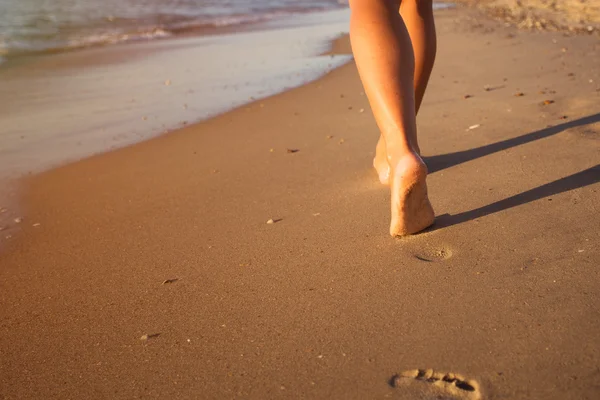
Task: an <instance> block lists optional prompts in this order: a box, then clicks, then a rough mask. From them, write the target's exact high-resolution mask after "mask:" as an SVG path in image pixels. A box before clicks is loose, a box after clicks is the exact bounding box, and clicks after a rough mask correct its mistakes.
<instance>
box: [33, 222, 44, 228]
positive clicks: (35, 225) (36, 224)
mask: <svg viewBox="0 0 600 400" xmlns="http://www.w3.org/2000/svg"><path fill="white" fill-rule="evenodd" d="M41 225H42V224H40V223H39V222H36V223H35V224H33V225H31V226H33V227H34V228H37V227H38V226H41Z"/></svg>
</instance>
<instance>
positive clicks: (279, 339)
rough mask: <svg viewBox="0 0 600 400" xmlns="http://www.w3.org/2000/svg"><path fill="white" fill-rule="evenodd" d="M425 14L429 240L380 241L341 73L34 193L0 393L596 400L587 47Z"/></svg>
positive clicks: (583, 39)
mask: <svg viewBox="0 0 600 400" xmlns="http://www.w3.org/2000/svg"><path fill="white" fill-rule="evenodd" d="M438 17H439V18H438V32H439V35H440V43H439V55H438V63H437V65H436V69H435V70H434V73H433V77H432V82H431V85H430V89H429V92H428V94H427V95H426V98H425V103H424V105H423V107H422V112H421V114H420V115H419V129H420V141H421V148H422V149H423V152H424V154H425V156H426V161H427V164H428V166H429V169H430V177H429V185H430V196H431V199H432V202H433V204H434V207H435V209H436V211H437V213H438V214H439V217H438V222H437V224H436V225H435V227H434V228H433V229H432V230H430V231H429V232H426V233H423V234H420V235H417V236H414V237H411V238H407V239H402V240H398V239H392V238H391V237H389V236H388V234H387V227H388V218H389V215H388V214H389V210H388V208H389V194H388V192H387V190H386V188H384V187H382V186H380V185H379V184H378V183H377V177H376V174H375V172H374V170H373V169H372V168H371V160H372V157H373V153H374V147H375V143H376V140H377V128H376V126H375V124H374V121H373V118H372V115H371V114H370V111H369V108H368V104H367V101H366V98H365V96H364V95H363V94H362V88H361V85H360V82H359V80H358V77H357V73H356V69H355V66H354V64H348V65H346V66H344V67H341V68H339V69H337V70H335V71H334V72H332V73H330V74H328V75H327V76H326V77H324V78H323V79H321V80H319V81H317V82H314V83H312V84H309V85H306V86H303V87H301V88H298V89H294V90H292V91H288V92H286V93H283V94H280V95H277V96H275V97H271V98H269V99H266V100H264V101H260V102H256V103H252V104H250V105H247V106H243V107H241V108H239V109H237V110H235V111H233V112H230V113H227V114H224V115H222V116H219V117H217V118H214V119H212V120H209V121H207V122H204V123H201V124H198V125H194V126H189V127H186V128H184V129H181V130H179V131H176V132H173V133H171V134H168V135H165V136H162V137H159V138H155V139H152V140H149V141H147V142H144V143H141V144H137V145H134V146H131V147H128V148H125V149H121V150H116V151H114V152H111V153H108V154H104V155H100V156H95V157H91V158H89V159H86V160H83V161H80V162H77V163H74V164H71V165H68V166H65V167H61V168H58V169H54V170H52V171H49V172H46V173H42V174H38V175H35V176H32V177H30V178H27V179H26V180H24V181H23V182H22V185H23V187H22V204H23V206H24V210H25V211H24V213H25V214H24V220H23V222H21V223H20V224H19V225H18V227H20V228H18V229H22V231H18V230H17V228H14V227H11V228H10V229H9V231H10V232H11V235H13V238H11V239H10V240H8V241H5V245H6V249H5V250H4V251H3V252H2V253H0V265H1V268H0V306H1V307H0V309H1V310H2V311H1V314H0V315H1V320H0V397H2V398H19V399H23V398H74V397H77V398H132V397H144V398H215V399H222V398H236V397H240V398H255V399H264V398H319V399H321V398H322V399H328V398H336V399H337V398H343V399H365V398H398V399H416V398H425V399H429V398H432V399H433V398H439V397H440V396H445V397H444V398H472V399H474V398H484V399H506V398H508V399H583V398H590V399H592V398H595V397H597V396H598V394H599V393H600V384H599V383H598V380H597V376H598V372H599V365H600V349H599V346H598V343H599V342H600V340H599V339H600V334H599V332H600V318H599V317H600V315H599V311H598V310H600V296H599V294H598V289H597V288H598V287H599V284H600V271H599V270H598V265H599V264H600V262H599V261H600V250H599V246H598V243H599V239H600V232H599V231H598V226H599V222H600V217H599V215H600V214H599V213H598V211H599V208H600V194H599V190H600V185H599V184H598V182H599V181H600V167H599V164H600V151H599V150H600V126H599V122H600V114H599V113H600V109H599V107H598V104H599V100H600V71H599V70H598V69H597V68H592V67H591V66H593V65H599V62H600V47H599V45H598V43H597V40H595V38H593V37H590V36H576V37H564V36H563V35H561V34H557V33H550V32H545V33H536V34H533V33H528V32H523V31H517V30H513V29H512V28H506V27H504V26H503V24H499V23H496V22H491V21H485V20H479V21H478V22H477V24H476V25H474V24H473V18H474V17H473V15H472V14H471V13H470V12H468V11H463V10H453V11H452V10H449V11H444V12H443V13H438ZM336 50H337V51H338V52H347V51H348V43H347V40H343V41H340V42H338V43H337V46H336ZM288 149H289V150H298V151H295V152H290V151H288ZM270 219H272V220H273V221H275V223H272V224H267V221H268V220H270ZM37 224H39V225H37ZM34 225H36V226H34ZM2 233H3V234H4V233H5V232H2ZM414 369H422V371H417V372H410V373H405V374H403V372H405V371H409V370H414ZM429 369H431V370H432V371H428V370H429ZM434 372H436V373H437V374H434ZM448 374H458V376H452V375H448ZM414 377H416V378H414Z"/></svg>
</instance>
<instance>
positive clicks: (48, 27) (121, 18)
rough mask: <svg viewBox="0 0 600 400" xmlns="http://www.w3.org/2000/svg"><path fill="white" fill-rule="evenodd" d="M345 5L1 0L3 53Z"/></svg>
mask: <svg viewBox="0 0 600 400" xmlns="http://www.w3.org/2000/svg"><path fill="white" fill-rule="evenodd" d="M341 7H344V1H343V0H339V1H338V0H301V1H298V0H102V1H90V0H0V56H2V55H4V57H6V56H7V55H15V54H21V53H24V52H25V53H29V52H37V51H55V50H60V49H69V48H79V47H87V46H90V45H97V44H107V43H117V42H122V41H130V40H140V39H152V38H160V37H167V36H171V35H173V34H176V33H178V32H181V31H188V30H193V29H198V28H201V27H223V26H232V25H239V24H247V23H256V22H261V21H266V20H271V19H277V18H281V17H284V16H287V15H290V14H294V13H306V12H311V11H322V10H330V9H335V8H341Z"/></svg>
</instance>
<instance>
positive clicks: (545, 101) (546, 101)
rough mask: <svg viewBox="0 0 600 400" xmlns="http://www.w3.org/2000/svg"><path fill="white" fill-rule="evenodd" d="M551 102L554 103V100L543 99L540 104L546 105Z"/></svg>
mask: <svg viewBox="0 0 600 400" xmlns="http://www.w3.org/2000/svg"><path fill="white" fill-rule="evenodd" d="M552 103H554V100H544V101H543V102H542V105H543V106H547V105H549V104H552Z"/></svg>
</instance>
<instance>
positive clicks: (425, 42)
mask: <svg viewBox="0 0 600 400" xmlns="http://www.w3.org/2000/svg"><path fill="white" fill-rule="evenodd" d="M400 15H401V16H402V19H403V21H404V23H405V25H406V28H407V30H408V33H409V35H410V39H411V42H412V46H413V52H414V56H415V73H414V88H415V113H417V114H418V113H419V108H420V107H421V103H422V101H423V96H424V95H425V89H427V83H428V82H429V77H430V76H431V70H432V69H433V63H434V61H435V53H436V49H437V40H436V34H435V22H434V19H433V1H432V0H402V2H401V4H400ZM417 151H418V152H419V153H420V149H419V148H418V147H417ZM375 154H376V155H375V159H374V160H373V165H374V166H375V169H376V170H377V173H378V175H379V180H380V181H381V183H384V184H387V183H389V182H388V181H389V166H388V165H387V161H386V158H387V155H386V148H385V141H384V139H383V137H380V138H379V142H378V143H377V148H376V153H375Z"/></svg>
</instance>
